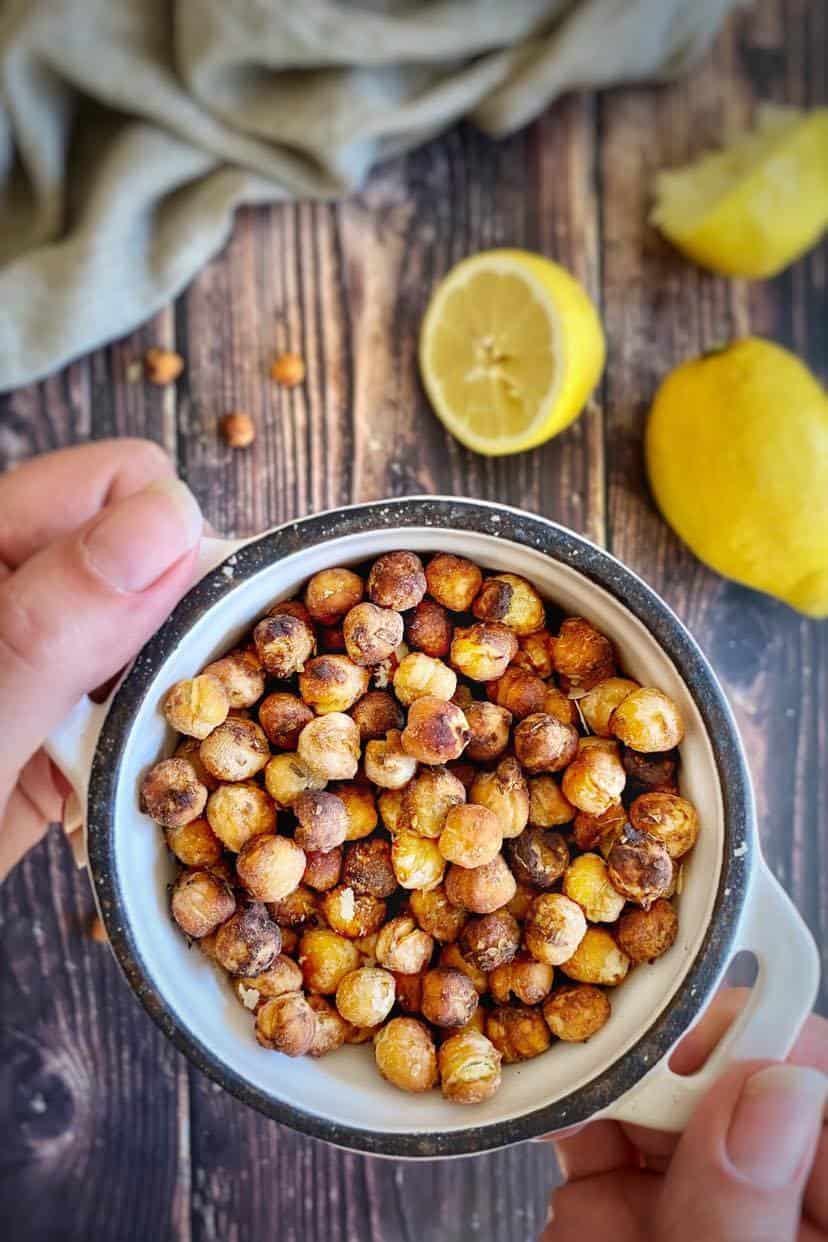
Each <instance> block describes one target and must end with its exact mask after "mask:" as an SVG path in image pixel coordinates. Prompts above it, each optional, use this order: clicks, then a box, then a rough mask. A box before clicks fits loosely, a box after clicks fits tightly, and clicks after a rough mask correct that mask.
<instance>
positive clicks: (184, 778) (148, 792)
mask: <svg viewBox="0 0 828 1242" xmlns="http://www.w3.org/2000/svg"><path fill="white" fill-rule="evenodd" d="M140 796H141V805H142V807H143V808H144V809H145V810H146V812H147V814H148V815H149V816H150V818H151V819H154V820H155V822H156V823H157V824H161V825H162V827H164V828H181V827H182V826H183V825H184V824H189V823H192V821H193V820H194V819H198V818H199V816H200V815H201V813H202V811H203V810H204V807H205V805H206V802H207V789H206V787H205V786H204V785H202V783H201V781H200V780H199V779H198V776H197V775H196V770H195V768H194V767H193V765H192V764H191V763H190V762H189V760H187V759H162V760H161V762H160V763H156V764H155V766H154V767H152V768H150V770H149V772H147V774H146V776H145V777H144V779H143V780H142V782H141V795H140Z"/></svg>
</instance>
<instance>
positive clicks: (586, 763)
mask: <svg viewBox="0 0 828 1242" xmlns="http://www.w3.org/2000/svg"><path fill="white" fill-rule="evenodd" d="M626 783H627V774H626V772H625V771H624V769H623V767H622V766H621V760H620V759H619V758H618V756H617V755H614V754H611V753H610V752H609V751H606V750H602V749H600V748H599V747H597V746H590V747H588V748H584V749H582V750H580V751H579V752H578V754H577V755H576V756H575V758H574V759H573V760H572V762H571V763H570V765H569V767H568V768H567V769H566V771H565V772H564V774H563V779H562V781H561V787H562V789H563V791H564V795H565V797H567V798H568V799H569V801H570V802H571V803H572V805H573V806H576V807H577V808H578V810H579V811H586V813H587V814H588V815H603V814H604V812H605V811H608V810H609V809H610V807H611V806H615V805H616V803H618V802H620V801H621V794H622V793H623V790H624V786H625V785H626Z"/></svg>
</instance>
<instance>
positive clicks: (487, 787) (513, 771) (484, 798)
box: [469, 756, 529, 840]
mask: <svg viewBox="0 0 828 1242" xmlns="http://www.w3.org/2000/svg"><path fill="white" fill-rule="evenodd" d="M469 798H470V800H471V801H472V802H474V803H475V804H476V805H477V806H485V807H486V808H487V810H489V811H492V812H493V813H494V814H495V815H496V816H497V820H498V823H499V824H500V830H501V832H502V834H503V837H504V839H505V840H509V839H510V838H511V837H517V836H519V835H520V834H521V833H522V832H523V830H524V828H525V827H526V824H527V822H528V819H529V787H528V785H527V784H526V780H525V779H524V776H523V773H522V771H521V769H520V764H519V763H518V762H517V760H516V759H513V758H512V757H511V756H508V757H507V758H506V759H501V761H500V763H499V764H498V765H497V767H496V769H495V770H494V772H478V773H477V775H476V776H475V778H474V781H473V782H472V786H471V789H470V791H469Z"/></svg>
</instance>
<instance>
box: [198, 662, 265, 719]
mask: <svg viewBox="0 0 828 1242" xmlns="http://www.w3.org/2000/svg"><path fill="white" fill-rule="evenodd" d="M202 671H203V673H205V674H207V673H210V674H212V676H213V677H218V679H219V681H220V682H221V684H222V685H223V686H224V689H225V691H226V692H227V698H228V700H229V703H230V706H231V707H252V706H253V704H254V703H258V701H259V699H260V698H261V697H262V695H263V694H264V692H265V673H264V669H263V668H262V665H261V662H260V660H259V658H258V656H257V655H256V653H255V651H247V650H240V651H231V652H230V653H229V654H228V655H226V656H223V657H222V658H221V659H220V660H214V661H213V663H212V664H208V665H207V667H206V668H205V669H203V670H202Z"/></svg>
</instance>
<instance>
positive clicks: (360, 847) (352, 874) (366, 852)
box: [342, 837, 397, 897]
mask: <svg viewBox="0 0 828 1242" xmlns="http://www.w3.org/2000/svg"><path fill="white" fill-rule="evenodd" d="M342 882H343V884H349V885H350V886H351V888H352V889H353V890H354V892H355V893H369V894H370V896H371V897H390V896H391V894H392V893H393V892H394V891H395V890H396V887H397V877H396V876H395V875H394V868H393V867H392V865H391V846H390V844H389V843H388V841H383V840H382V838H381V837H374V838H373V839H372V840H370V841H355V842H354V843H353V844H352V845H349V846H348V848H347V849H346V851H345V862H344V864H343V867H342Z"/></svg>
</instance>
